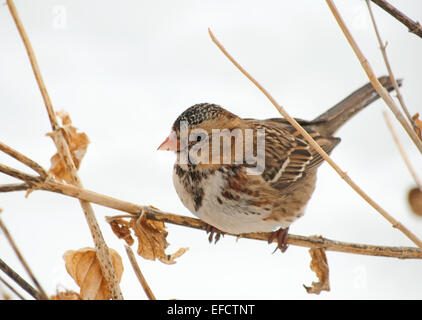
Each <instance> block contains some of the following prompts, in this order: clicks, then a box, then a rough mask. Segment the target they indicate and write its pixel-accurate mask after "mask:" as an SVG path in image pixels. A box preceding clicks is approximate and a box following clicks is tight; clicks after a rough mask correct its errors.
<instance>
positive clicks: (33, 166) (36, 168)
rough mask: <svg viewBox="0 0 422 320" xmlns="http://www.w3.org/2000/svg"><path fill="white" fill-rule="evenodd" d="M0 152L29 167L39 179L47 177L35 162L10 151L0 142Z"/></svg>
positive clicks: (12, 150) (9, 148)
mask: <svg viewBox="0 0 422 320" xmlns="http://www.w3.org/2000/svg"><path fill="white" fill-rule="evenodd" d="M0 150H1V151H3V152H4V153H6V154H8V155H9V156H11V157H13V158H15V159H16V160H18V161H19V162H22V163H23V164H25V165H27V166H28V167H30V168H31V169H32V170H34V171H35V172H36V173H38V174H39V175H40V177H41V178H46V177H47V172H46V171H45V170H44V168H43V167H41V166H40V165H39V164H38V163H36V162H35V161H33V160H31V159H29V158H28V157H26V156H24V155H23V154H22V153H20V152H18V151H16V150H14V149H12V148H11V147H9V146H7V145H5V144H4V143H2V142H1V141H0Z"/></svg>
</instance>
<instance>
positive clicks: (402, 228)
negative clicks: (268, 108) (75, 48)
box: [208, 29, 422, 248]
mask: <svg viewBox="0 0 422 320" xmlns="http://www.w3.org/2000/svg"><path fill="white" fill-rule="evenodd" d="M208 32H209V34H210V36H211V39H212V41H213V42H214V43H215V44H216V45H217V47H218V48H219V49H220V50H221V52H222V53H223V54H224V55H225V56H226V57H227V58H228V59H229V60H230V61H231V62H232V63H233V64H234V65H235V67H236V68H238V69H239V71H240V72H242V73H243V74H244V75H245V76H246V77H247V78H248V79H249V80H250V81H251V82H252V83H253V84H254V85H255V86H256V87H257V88H258V89H259V90H261V92H262V93H263V94H264V95H265V96H266V97H267V98H268V100H270V102H271V103H272V104H273V105H274V106H275V107H276V109H277V110H278V112H280V114H281V115H282V116H283V117H284V118H285V119H286V120H287V121H289V123H290V124H291V125H292V126H293V127H294V128H295V129H296V130H297V131H299V132H300V134H301V135H302V136H303V137H304V138H305V139H306V141H307V142H308V143H309V144H310V145H311V146H312V148H314V149H315V150H316V151H317V152H318V153H319V154H320V155H321V157H322V158H323V159H324V160H325V161H327V162H328V164H329V165H330V166H331V167H332V168H333V169H334V170H335V171H336V172H337V173H338V174H339V175H340V177H341V178H342V179H343V180H344V181H346V183H347V184H348V185H349V186H350V187H352V189H353V190H355V191H356V192H357V193H358V194H359V195H360V196H361V197H362V198H363V199H364V200H365V201H366V202H368V203H369V204H370V205H371V206H372V207H373V208H374V209H375V210H376V211H378V212H379V213H380V214H381V215H382V216H383V217H384V218H385V219H386V220H387V221H388V222H390V223H391V225H392V226H393V228H396V229H398V230H400V231H401V232H402V233H403V234H404V235H405V236H406V237H408V238H409V239H410V240H411V241H412V242H413V243H415V244H416V245H417V246H418V247H420V248H422V241H421V240H420V239H419V238H418V237H417V236H416V235H415V234H413V233H412V232H411V231H410V230H409V229H407V228H406V227H405V226H404V225H403V224H401V223H400V222H399V221H397V220H396V219H395V218H393V217H392V216H391V215H390V214H389V213H388V212H387V211H385V210H384V209H383V208H382V207H381V206H380V205H379V204H378V203H376V202H375V201H374V200H372V199H371V198H370V197H369V196H368V195H367V194H366V193H365V192H364V191H363V190H362V189H361V188H360V187H359V186H358V185H357V184H356V183H355V182H354V181H353V180H352V179H350V178H349V176H348V175H347V174H346V172H344V171H343V170H342V169H341V168H340V167H339V166H338V165H337V164H336V163H335V162H334V161H333V160H332V159H331V158H330V157H329V156H328V155H327V153H326V152H325V151H324V150H323V149H322V148H321V146H320V145H319V144H318V143H317V142H316V141H315V140H314V139H313V138H312V137H311V136H310V135H309V133H308V132H306V131H305V130H304V129H303V128H302V127H301V126H300V124H299V123H297V121H296V120H295V119H293V118H292V117H291V116H290V115H289V114H288V113H287V112H286V111H285V110H284V108H283V107H282V106H280V105H279V104H278V103H277V101H276V100H275V99H274V98H273V97H272V96H271V95H270V93H269V92H268V91H267V90H266V89H265V88H264V87H263V86H262V85H261V84H260V83H259V82H258V81H256V80H255V79H254V78H253V77H252V76H251V75H250V74H249V73H248V72H247V71H246V70H245V69H243V67H242V66H241V65H240V64H239V63H238V62H237V61H236V60H235V59H234V58H233V57H232V56H231V55H230V54H229V53H228V52H227V50H226V49H225V48H224V47H223V45H222V44H221V43H220V42H219V41H218V40H217V38H216V37H215V36H214V34H213V33H212V32H211V30H210V29H208ZM377 81H378V79H377ZM378 83H379V82H378ZM384 90H385V89H384ZM387 94H388V93H387ZM412 132H413V131H412ZM413 133H414V132H413Z"/></svg>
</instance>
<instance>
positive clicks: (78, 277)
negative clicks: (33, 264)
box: [63, 248, 123, 300]
mask: <svg viewBox="0 0 422 320" xmlns="http://www.w3.org/2000/svg"><path fill="white" fill-rule="evenodd" d="M109 252H110V256H111V260H112V264H113V268H114V272H115V273H116V276H117V279H118V281H119V282H120V280H121V278H122V273H123V263H122V258H121V257H120V255H119V254H118V253H117V252H116V251H115V250H113V249H111V248H110V249H109ZM63 259H64V260H65V263H66V270H67V272H68V273H69V274H70V275H71V277H72V278H73V279H74V280H75V282H76V283H77V284H78V286H79V288H80V289H81V290H80V293H79V295H80V297H81V299H83V300H93V299H95V300H108V299H110V291H109V289H108V286H107V282H106V280H105V279H104V277H103V274H102V272H101V268H100V263H99V262H98V259H97V256H96V250H95V249H94V248H82V249H79V250H76V251H74V250H68V251H66V252H65V254H64V255H63Z"/></svg>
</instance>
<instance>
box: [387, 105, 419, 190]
mask: <svg viewBox="0 0 422 320" xmlns="http://www.w3.org/2000/svg"><path fill="white" fill-rule="evenodd" d="M383 115H384V119H385V122H386V123H387V126H388V129H390V132H391V135H392V136H393V139H394V142H395V143H396V145H397V148H399V151H400V154H401V156H402V158H403V160H404V163H405V164H406V166H407V169H408V170H409V172H410V174H411V175H412V177H413V179H414V180H415V183H416V185H417V186H418V188H419V190H421V191H422V181H421V180H420V179H419V177H418V175H417V174H416V171H415V169H413V167H412V164H411V163H410V161H409V158H408V157H407V154H406V150H404V147H403V145H402V143H401V142H400V139H399V137H398V135H397V132H396V130H395V129H394V127H393V124H392V123H391V120H390V117H389V116H388V114H387V112H386V111H383Z"/></svg>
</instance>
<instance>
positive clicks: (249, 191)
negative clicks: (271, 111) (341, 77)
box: [158, 76, 401, 252]
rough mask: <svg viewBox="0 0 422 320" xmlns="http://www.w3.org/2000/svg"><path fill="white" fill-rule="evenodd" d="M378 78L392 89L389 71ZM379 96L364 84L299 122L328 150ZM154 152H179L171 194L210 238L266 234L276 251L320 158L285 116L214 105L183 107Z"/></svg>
mask: <svg viewBox="0 0 422 320" xmlns="http://www.w3.org/2000/svg"><path fill="white" fill-rule="evenodd" d="M379 81H380V82H381V84H382V85H383V86H384V87H385V88H386V89H387V90H388V91H391V90H393V85H392V83H391V81H390V79H389V78H388V77H386V76H384V77H380V78H379ZM399 85H401V81H399ZM378 98H379V95H378V93H377V92H376V91H375V89H374V88H373V86H372V85H371V84H370V83H368V84H366V85H364V86H363V87H361V88H359V89H358V90H356V91H355V92H353V93H352V94H350V95H349V96H347V97H346V98H345V99H344V100H342V101H341V102H339V103H338V104H336V105H335V106H333V107H332V108H330V109H328V110H327V111H326V112H324V113H322V114H321V115H320V116H318V117H316V118H315V119H313V120H311V121H307V120H302V119H296V121H297V122H298V123H299V124H300V125H301V126H302V127H303V128H304V129H305V130H306V131H307V132H308V133H309V134H310V136H311V137H313V139H314V140H315V141H316V142H317V143H318V144H319V145H320V146H321V148H322V149H323V150H324V151H325V152H326V153H327V154H330V153H331V152H332V151H333V149H334V148H335V147H336V146H337V145H338V144H339V142H340V140H341V139H340V138H338V137H335V136H334V134H335V133H336V132H337V130H338V129H339V128H340V127H341V126H342V125H343V124H345V123H346V122H347V121H348V120H349V119H350V118H352V117H353V116H354V115H355V114H356V113H358V112H359V111H361V110H362V109H364V108H365V107H366V106H368V105H369V104H371V103H372V102H373V101H375V100H377V99H378ZM221 132H224V133H223V134H221ZM216 133H219V135H217V134H216ZM248 133H249V139H248V137H247V134H248ZM260 133H261V134H260ZM225 137H226V140H224V138H225ZM221 140H223V145H221ZM224 141H225V142H226V143H225V144H224ZM239 141H240V142H239ZM217 142H218V143H217ZM215 145H217V146H216V147H215ZM247 145H249V148H247ZM224 147H226V149H224ZM251 148H252V152H250V151H251V150H246V149H251ZM158 150H167V151H173V152H175V153H176V154H177V160H176V162H175V164H174V167H173V184H174V187H175V190H176V193H177V195H178V197H179V198H180V200H181V202H182V203H183V205H184V206H185V207H186V208H187V209H188V210H189V211H190V212H191V213H192V214H194V215H195V216H197V217H198V218H200V219H201V220H202V221H204V222H205V223H207V225H208V226H209V227H208V228H207V231H208V232H209V233H210V236H209V241H210V242H211V241H212V240H213V235H214V234H215V242H217V241H218V239H219V238H220V235H224V234H225V233H230V234H234V235H241V234H244V233H250V232H271V236H270V237H269V240H268V242H269V243H272V242H273V241H274V240H276V241H277V247H276V250H277V249H280V250H281V252H284V251H286V249H287V247H288V245H287V236H288V230H289V227H290V225H291V224H292V223H293V222H295V221H296V220H297V219H298V218H300V217H302V216H303V215H304V213H305V210H306V207H307V204H308V201H309V200H310V198H311V196H312V193H313V192H314V189H315V185H316V177H317V169H318V168H319V167H320V165H321V164H322V163H323V159H322V157H321V156H320V155H319V154H318V153H317V152H316V151H315V150H314V149H313V148H312V147H311V146H310V145H309V143H308V142H307V141H306V140H305V139H304V137H303V136H302V135H301V134H300V133H299V132H298V131H297V130H296V129H295V128H294V127H293V126H292V125H291V124H290V123H289V122H288V121H287V120H285V119H284V118H270V119H265V120H257V119H251V118H241V117H239V116H238V115H236V114H234V113H232V112H230V111H228V110H227V109H225V108H223V107H221V106H220V105H217V104H212V103H199V104H195V105H193V106H191V107H189V108H188V109H186V110H185V111H184V112H182V113H181V114H180V115H179V116H178V117H177V119H176V121H175V122H174V123H173V126H172V127H171V132H170V135H169V136H168V137H167V138H166V139H165V141H164V142H163V143H162V144H161V145H160V146H159V147H158ZM260 150H261V151H260ZM236 157H237V158H236ZM252 160H255V163H254V162H253V161H252Z"/></svg>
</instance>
